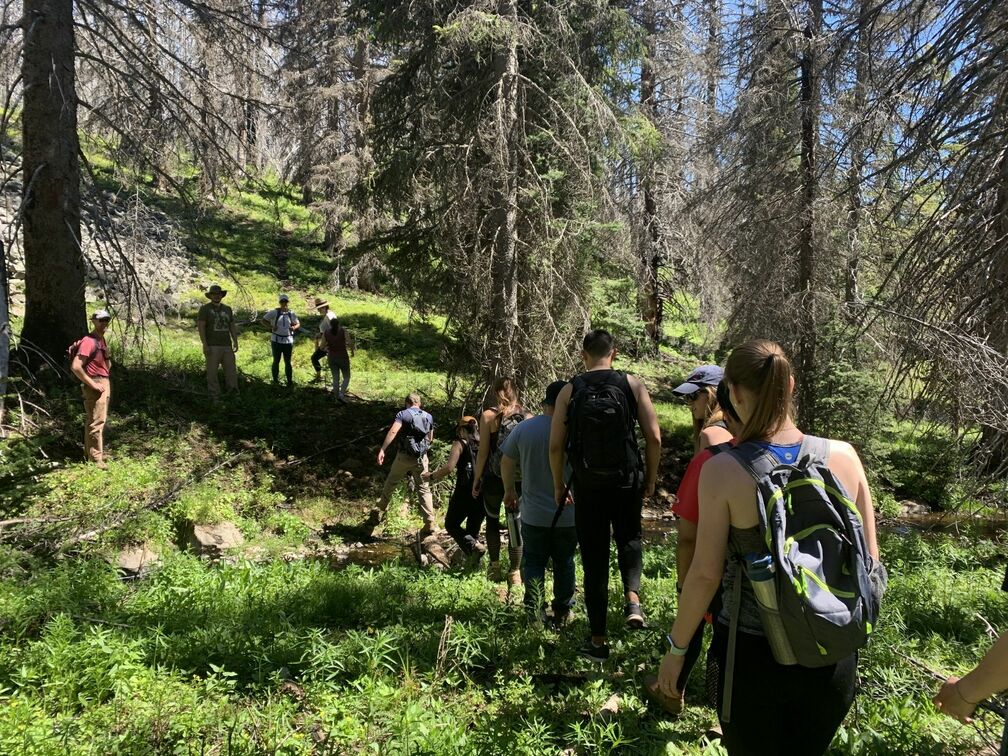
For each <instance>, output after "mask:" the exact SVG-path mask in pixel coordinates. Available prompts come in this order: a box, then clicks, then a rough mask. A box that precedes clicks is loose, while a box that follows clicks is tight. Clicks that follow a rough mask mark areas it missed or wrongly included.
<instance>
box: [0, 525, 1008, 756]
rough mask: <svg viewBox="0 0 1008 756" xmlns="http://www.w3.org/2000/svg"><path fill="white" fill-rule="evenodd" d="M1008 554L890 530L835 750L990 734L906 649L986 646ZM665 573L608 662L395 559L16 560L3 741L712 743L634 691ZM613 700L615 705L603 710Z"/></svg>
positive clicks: (976, 745)
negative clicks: (874, 619) (944, 710)
mask: <svg viewBox="0 0 1008 756" xmlns="http://www.w3.org/2000/svg"><path fill="white" fill-rule="evenodd" d="M1004 546H1005V544H1004V542H1003V541H1001V542H995V541H991V540H977V539H973V538H965V537H964V538H962V539H952V538H943V539H941V540H929V539H924V538H921V537H919V536H909V537H897V536H888V537H887V538H885V539H884V550H885V553H886V557H887V559H888V560H889V563H890V566H891V568H892V573H893V580H892V586H891V589H890V593H889V596H888V600H887V605H886V613H885V618H884V622H883V623H882V625H881V628H880V631H879V633H878V635H877V637H876V638H875V639H874V641H873V642H872V644H871V645H870V646H869V647H868V649H867V651H866V652H865V654H864V656H863V659H862V663H861V677H862V685H861V690H860V693H859V695H858V699H857V703H856V705H855V709H854V710H853V711H852V713H851V715H850V716H849V717H848V720H847V721H846V723H845V725H844V727H843V728H842V729H841V731H840V733H839V735H838V737H837V740H836V741H835V743H834V748H833V750H834V752H836V753H859V754H861V753H864V754H877V753H894V754H895V753H915V754H925V753H926V754H930V753H934V754H938V753H966V752H979V750H980V749H981V748H982V744H983V738H984V736H991V734H992V731H993V727H994V725H995V723H994V722H992V721H989V720H988V721H985V722H983V723H982V724H981V726H980V727H979V728H978V729H977V730H972V729H969V728H964V727H962V726H960V725H958V724H957V723H955V722H953V721H951V720H948V719H943V718H940V717H938V716H937V715H935V714H934V713H933V711H932V710H931V708H930V705H929V703H928V697H929V696H930V695H931V694H932V692H933V690H934V688H935V683H934V682H933V681H932V680H930V679H928V677H927V675H926V674H924V673H922V672H921V671H920V670H919V669H918V668H916V667H915V666H913V665H912V664H911V662H909V661H908V660H907V659H906V656H911V657H914V658H916V659H918V660H920V661H921V662H924V663H925V664H928V665H931V666H933V667H935V668H938V669H944V670H953V669H962V668H964V667H965V666H967V665H968V664H970V663H971V662H973V661H975V660H976V658H977V657H978V655H979V654H980V653H981V652H982V650H983V649H984V647H985V646H986V645H987V644H988V643H989V639H988V637H987V634H986V632H985V629H984V624H983V622H982V620H981V619H979V618H980V617H984V618H986V619H987V620H988V621H990V622H992V623H993V624H995V625H998V626H1001V627H1005V626H1006V625H1008V609H1006V605H1005V601H1004V600H1003V597H1002V596H1001V595H999V591H998V586H999V582H998V569H997V568H998V567H999V566H1000V565H999V564H998V560H999V559H1001V557H1000V554H1001V553H1002V552H1003V548H1004ZM672 563H673V559H672V553H671V550H670V549H669V548H668V547H652V548H650V549H649V550H648V552H647V558H646V571H645V580H644V584H643V594H644V596H645V598H646V599H647V605H648V609H649V614H650V619H651V622H652V624H653V626H654V628H655V630H654V631H650V630H648V631H641V632H637V633H633V634H630V633H629V632H628V631H627V632H624V631H622V630H618V631H617V632H616V633H615V634H614V654H613V657H612V658H611V659H610V661H609V662H608V663H607V665H606V666H605V667H604V668H603V669H602V670H601V671H599V670H597V669H596V668H595V667H594V666H593V665H590V664H589V663H588V662H586V661H584V660H582V659H579V658H578V657H577V656H576V654H575V648H576V643H577V641H579V640H580V638H581V635H582V633H584V632H585V629H586V628H585V626H584V621H583V620H580V621H578V622H577V623H575V625H574V626H572V627H570V628H568V629H566V630H565V631H563V632H562V633H561V634H557V633H555V632H553V631H549V630H537V629H534V628H531V627H529V626H528V625H526V624H525V622H524V620H523V616H522V613H521V612H520V610H519V609H518V608H517V607H515V606H508V605H506V604H502V603H501V601H500V600H499V597H498V594H497V591H496V590H495V587H494V586H493V585H491V584H490V583H488V582H487V581H486V580H485V579H484V578H483V577H482V575H478V574H438V573H431V572H421V571H418V570H417V569H415V568H413V567H408V566H401V565H399V566H396V565H392V566H386V567H384V568H381V569H378V570H364V569H360V568H357V567H352V568H350V569H347V570H345V571H342V572H334V571H332V570H331V569H329V567H328V566H327V565H326V564H324V563H321V562H313V561H299V562H296V563H291V564H287V563H284V562H283V561H280V560H274V561H269V562H266V563H263V564H258V565H257V564H252V563H250V562H246V561H239V562H238V563H235V564H224V565H219V566H212V565H208V564H206V563H205V562H202V561H200V560H198V559H196V558H194V557H192V556H188V555H185V554H176V555H170V556H168V557H167V558H166V559H165V561H164V563H163V565H162V566H161V568H160V569H159V570H158V571H157V572H156V573H154V574H153V575H152V576H151V577H149V578H147V579H144V580H141V581H134V582H123V581H121V580H119V579H118V577H117V575H116V572H115V570H114V569H113V568H111V567H109V566H108V565H107V564H106V563H105V562H103V561H101V560H95V559H69V560H66V561H64V562H62V563H60V564H57V565H51V564H47V565H40V564H37V563H34V562H33V561H32V560H31V559H30V558H28V557H25V556H24V555H21V554H17V553H15V552H12V551H9V550H8V551H5V552H4V553H3V561H2V569H3V573H4V580H3V582H2V583H0V633H2V635H0V639H2V642H0V686H2V688H3V690H4V697H5V702H4V706H2V707H0V749H2V750H3V752H5V753H24V754H29V753H40V754H41V753H45V754H49V753H113V752H115V753H151V752H155V753H216V752H224V753H290V754H295V753H296V754H302V753H304V754H307V753H344V752H347V751H375V752H379V753H403V754H414V753H432V754H433V753H437V754H442V753H487V754H493V753H500V754H510V753H558V752H561V751H566V750H569V749H571V748H573V749H575V750H576V751H578V752H584V753H608V752H613V751H633V752H637V753H676V752H685V753H699V752H708V753H712V752H716V751H715V750H714V749H715V746H712V745H709V744H705V743H704V742H703V741H702V736H703V732H704V731H705V729H706V728H707V727H708V726H709V725H710V724H711V723H712V722H713V719H714V718H713V712H711V711H710V710H709V709H705V708H702V707H690V708H689V709H688V712H687V714H686V715H684V716H683V717H682V718H681V719H679V720H677V721H668V720H666V719H664V718H663V717H661V716H659V715H657V714H656V713H655V712H653V711H652V710H651V709H649V707H648V706H647V705H646V703H645V701H644V699H643V694H642V689H641V678H642V676H643V672H644V670H650V669H653V668H654V666H655V664H656V660H657V650H656V649H657V644H658V640H659V635H658V632H657V630H658V629H660V628H663V627H666V626H667V624H668V623H669V622H670V621H671V619H672V617H673V615H674V610H675V606H674V599H673V597H674V595H675V592H674V590H673V588H674V575H673V574H672V571H671V567H670V565H671V564H672ZM616 579H617V578H616V575H615V574H614V575H613V584H614V585H615V583H616ZM921 596H928V597H929V600H928V601H927V602H922V601H921ZM612 599H613V600H612V602H611V607H612V609H613V612H612V613H611V617H610V622H611V624H612V625H614V626H617V627H618V626H619V625H620V624H621V623H620V617H619V612H618V609H619V606H620V604H619V601H618V597H617V596H616V595H615V594H614V595H613V597H612ZM694 677H695V679H694V680H693V681H692V682H691V689H690V691H689V698H692V699H693V700H699V699H700V698H701V693H700V686H701V682H702V681H701V680H700V678H701V677H702V675H700V674H697V675H695V676H694ZM613 694H616V695H618V696H619V697H620V706H619V711H618V713H616V714H614V715H611V716H604V715H602V714H600V713H599V712H600V709H601V707H602V706H603V704H604V703H605V702H606V701H607V700H608V699H609V697H610V696H611V695H613ZM737 705H745V704H742V702H739V703H738V704H737ZM749 705H759V702H749Z"/></svg>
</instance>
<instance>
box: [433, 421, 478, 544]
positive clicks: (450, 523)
mask: <svg viewBox="0 0 1008 756" xmlns="http://www.w3.org/2000/svg"><path fill="white" fill-rule="evenodd" d="M478 448H479V424H478V421H477V420H476V418H475V417H468V416H467V417H463V418H462V419H461V420H459V421H458V424H457V425H456V426H455V440H454V441H452V446H451V451H450V452H449V453H448V459H447V460H445V463H444V464H443V465H441V467H439V468H438V469H437V470H435V471H434V472H430V473H423V475H421V477H422V478H424V479H426V480H430V481H432V482H435V483H436V482H437V481H439V480H442V479H443V478H446V477H447V476H448V475H450V474H451V471H452V470H455V471H456V473H455V489H454V490H453V491H452V495H451V499H450V500H449V502H448V512H447V514H445V530H446V531H447V533H448V535H450V536H451V537H452V539H454V541H455V543H457V544H458V546H459V548H460V549H462V552H463V553H464V554H466V555H467V556H469V557H471V561H473V562H476V561H479V558H480V557H481V556H483V554H485V553H486V546H484V545H483V544H482V543H480V541H479V532H480V528H481V527H482V526H483V518H484V517H485V516H486V514H485V512H484V511H483V497H482V496H475V497H474V496H473V495H472V486H473V472H474V469H475V467H476V453H477V452H476V450H477V449H478Z"/></svg>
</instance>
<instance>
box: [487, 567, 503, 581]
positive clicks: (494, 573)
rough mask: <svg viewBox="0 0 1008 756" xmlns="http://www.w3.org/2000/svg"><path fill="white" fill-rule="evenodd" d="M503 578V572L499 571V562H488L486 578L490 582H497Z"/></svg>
mask: <svg viewBox="0 0 1008 756" xmlns="http://www.w3.org/2000/svg"><path fill="white" fill-rule="evenodd" d="M503 579H504V573H502V572H501V565H500V562H490V564H488V565H487V580H489V581H490V582H491V583H499V582H501V581H502V580H503Z"/></svg>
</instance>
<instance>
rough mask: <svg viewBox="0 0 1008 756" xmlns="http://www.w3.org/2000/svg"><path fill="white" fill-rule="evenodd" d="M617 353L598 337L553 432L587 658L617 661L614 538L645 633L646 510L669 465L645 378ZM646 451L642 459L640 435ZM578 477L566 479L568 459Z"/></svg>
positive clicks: (607, 338)
mask: <svg viewBox="0 0 1008 756" xmlns="http://www.w3.org/2000/svg"><path fill="white" fill-rule="evenodd" d="M615 356H616V348H615V345H614V342H613V338H612V336H611V335H610V334H609V333H608V332H607V331H604V330H601V329H596V330H594V331H590V332H589V333H588V334H587V335H586V336H585V337H584V341H583V344H582V352H581V357H582V359H583V361H584V365H585V372H584V373H582V374H581V375H578V376H576V377H574V378H573V379H572V380H571V382H570V383H569V384H567V386H565V387H564V389H563V391H561V392H560V395H559V396H558V397H557V401H556V408H555V411H554V413H553V423H552V427H551V430H550V467H551V469H552V472H553V488H554V492H555V498H556V502H557V507H558V509H559V508H561V507H564V506H567V505H568V504H570V503H571V497H573V503H574V504H575V508H574V522H575V527H576V529H577V535H578V545H579V546H580V548H581V564H582V566H583V567H584V596H585V606H586V609H587V612H588V624H589V627H590V630H591V637H589V638H588V639H587V640H586V641H585V645H584V647H583V648H582V649H581V652H582V653H583V654H584V655H585V656H587V657H589V658H591V659H593V660H595V661H600V662H601V661H605V660H606V659H608V658H609V646H608V645H607V643H606V613H607V611H608V605H609V533H610V529H611V531H612V536H613V538H614V539H615V541H616V554H617V558H618V561H619V568H620V577H621V578H622V581H623V593H624V595H625V596H626V606H625V608H624V616H625V617H626V622H627V624H628V625H629V626H630V627H634V628H640V627H643V626H644V615H643V613H642V612H641V607H640V595H639V591H640V577H641V569H642V566H643V561H642V554H641V507H642V505H643V498H644V497H647V496H651V495H653V494H654V487H655V480H656V478H657V476H658V462H659V459H660V458H661V431H660V429H659V427H658V416H657V415H656V414H655V410H654V406H653V405H652V404H651V396H650V394H648V391H647V389H646V388H645V387H644V384H642V383H641V382H640V381H639V380H638V379H637V378H635V377H633V376H631V375H627V374H626V373H623V372H621V371H618V370H613V369H612V363H613V359H614V358H615ZM637 426H640V429H641V433H642V434H643V436H644V442H645V445H646V451H645V458H644V460H642V459H641V455H640V447H639V445H638V442H637V434H636V428H637ZM565 454H566V456H567V459H568V462H569V464H570V467H571V469H572V470H573V477H572V478H571V480H570V481H565V480H564V456H565Z"/></svg>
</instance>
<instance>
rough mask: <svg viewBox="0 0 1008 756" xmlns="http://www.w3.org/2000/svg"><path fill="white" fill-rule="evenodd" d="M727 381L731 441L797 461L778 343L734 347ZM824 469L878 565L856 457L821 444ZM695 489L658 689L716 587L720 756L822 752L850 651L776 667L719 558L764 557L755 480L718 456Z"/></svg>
mask: <svg viewBox="0 0 1008 756" xmlns="http://www.w3.org/2000/svg"><path fill="white" fill-rule="evenodd" d="M725 380H726V381H727V382H728V388H729V393H730V398H731V403H732V405H733V406H734V407H735V410H736V412H737V414H738V417H739V419H740V420H741V421H742V430H741V432H740V433H739V435H738V443H739V444H740V445H741V444H745V443H748V442H753V443H755V444H759V445H760V446H763V447H764V448H765V449H766V450H767V452H768V453H770V454H772V455H773V456H774V457H776V458H777V459H778V460H779V461H780V462H782V463H785V462H788V461H791V460H793V459H795V457H794V455H795V454H797V453H798V452H799V451H800V449H801V446H802V441H803V439H804V437H805V436H804V434H803V433H802V432H801V431H800V430H799V429H798V428H797V427H795V424H794V420H793V419H792V417H793V415H792V394H793V392H794V373H793V371H792V368H791V363H790V361H789V360H788V358H787V356H786V355H785V354H784V351H783V349H781V347H780V345H778V344H775V343H774V342H772V341H765V340H756V341H750V342H747V343H746V344H743V345H742V346H740V347H737V348H736V349H735V350H733V351H732V353H731V356H730V357H729V358H728V362H727V365H726V369H725ZM825 462H826V466H827V467H828V468H829V470H830V472H831V473H832V475H833V476H834V477H835V478H836V480H837V481H838V482H839V483H840V484H841V485H842V487H843V488H844V489H845V490H846V491H847V492H848V494H849V495H850V498H851V500H852V501H853V503H854V505H855V506H856V508H857V510H858V514H859V515H860V518H861V522H862V527H863V533H864V542H865V545H866V547H867V549H868V553H869V554H870V555H871V557H872V558H873V559H874V560H876V561H877V560H878V558H879V553H878V541H877V537H876V532H875V509H874V505H873V503H872V497H871V491H870V490H869V488H868V481H867V476H866V475H865V471H864V467H863V466H862V464H861V460H860V459H859V458H858V455H857V452H855V451H854V449H853V448H852V447H851V446H850V445H849V444H847V443H845V442H843V441H829V444H828V452H827V454H826V456H825ZM699 491H700V513H701V517H700V527H699V530H698V535H697V544H696V551H695V553H694V556H693V561H692V563H691V564H690V568H689V572H688V574H687V575H686V583H685V585H684V586H683V591H682V595H681V597H680V600H679V609H678V615H677V617H676V620H675V624H674V625H673V626H672V630H671V632H670V633H669V634H668V636H667V641H668V648H669V650H668V653H667V654H666V655H665V657H664V659H662V662H661V667H660V669H659V673H658V685H657V687H658V691H659V692H660V693H661V694H662V695H663V696H665V697H667V698H681V695H682V691H681V690H680V689H679V688H677V682H678V680H679V675H680V673H681V672H682V669H683V661H684V658H685V655H686V653H687V651H688V647H689V643H690V639H691V638H692V637H693V634H694V633H695V632H696V629H697V626H698V625H699V624H700V622H701V621H702V619H703V615H704V612H705V611H707V608H708V606H709V604H710V601H711V598H712V597H713V596H714V594H715V592H716V591H717V588H718V585H719V584H721V585H722V587H723V591H722V599H723V601H724V606H723V608H722V610H721V612H720V614H719V616H718V618H717V621H716V622H715V627H714V647H715V656H716V657H717V658H718V659H719V661H720V664H719V666H720V668H721V670H722V675H721V680H720V681H719V686H718V693H719V698H720V699H721V704H722V707H721V708H719V710H718V715H719V718H720V720H721V727H722V729H723V732H724V740H723V744H724V745H725V747H726V748H727V749H728V753H729V754H731V756H738V755H739V754H742V755H744V756H748V755H749V754H768V755H769V754H782V753H786V754H789V756H790V754H798V755H800V756H803V755H805V754H808V756H817V755H818V754H822V753H824V752H825V751H826V750H827V749H828V748H829V745H830V742H831V741H832V740H833V736H834V735H835V734H836V731H837V729H838V728H839V727H840V724H841V722H843V719H844V717H845V716H846V715H847V712H848V711H849V710H850V707H851V704H852V703H853V701H854V693H855V688H856V677H857V654H856V653H852V654H850V655H849V656H847V657H844V658H842V659H840V660H839V662H838V663H836V664H832V665H829V666H824V667H805V666H801V665H799V664H795V665H790V666H784V665H781V664H778V663H777V662H776V661H775V660H774V657H773V654H772V652H771V650H770V645H769V643H768V641H767V640H766V638H765V637H764V636H765V633H764V628H763V621H762V617H761V615H760V612H759V608H758V605H757V602H756V597H755V594H754V593H753V588H752V585H751V583H750V582H749V580H748V579H746V578H745V577H744V576H743V572H742V569H741V567H740V566H739V564H738V562H737V560H735V559H728V560H726V559H725V557H726V555H727V554H729V553H732V554H749V553H757V554H760V553H765V552H766V545H765V539H764V538H763V535H762V534H761V531H760V526H759V522H760V519H759V514H758V511H757V506H758V496H757V490H756V483H755V481H754V480H753V477H752V476H751V475H750V473H749V472H748V471H747V470H746V469H745V468H744V467H743V465H742V464H741V463H740V462H739V461H738V460H737V459H735V457H734V456H733V455H732V454H730V453H724V454H718V455H717V456H715V457H713V458H711V459H709V460H708V461H707V462H705V463H704V465H703V468H702V469H701V471H700V483H699ZM739 581H741V582H739ZM735 588H738V594H737V595H738V601H737V602H736V599H735V595H736V593H735V591H734V590H733V589H735ZM732 617H737V622H738V628H737V629H738V632H737V633H736V635H735V642H736V648H735V653H734V656H733V660H734V672H733V674H732V676H731V679H730V680H728V679H726V678H727V676H728V675H727V669H728V667H727V663H728V661H729V659H728V652H727V647H728V640H729V639H728V635H729V631H728V623H729V620H730V618H732ZM729 685H730V687H729ZM727 691H730V692H727ZM726 717H727V718H726Z"/></svg>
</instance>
